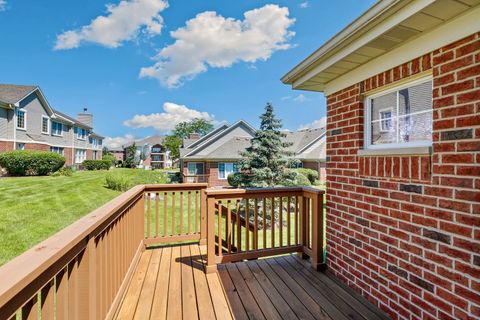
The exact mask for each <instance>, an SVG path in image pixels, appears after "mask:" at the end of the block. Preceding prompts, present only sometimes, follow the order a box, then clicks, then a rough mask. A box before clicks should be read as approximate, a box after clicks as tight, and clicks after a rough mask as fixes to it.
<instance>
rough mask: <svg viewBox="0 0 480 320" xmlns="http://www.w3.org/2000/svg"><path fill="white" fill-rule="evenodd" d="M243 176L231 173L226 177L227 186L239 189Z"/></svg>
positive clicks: (238, 173)
mask: <svg viewBox="0 0 480 320" xmlns="http://www.w3.org/2000/svg"><path fill="white" fill-rule="evenodd" d="M242 179H243V175H242V174H241V173H240V172H235V173H231V174H229V175H228V177H227V181H228V184H229V185H231V186H232V187H234V188H238V187H240V185H241V184H242Z"/></svg>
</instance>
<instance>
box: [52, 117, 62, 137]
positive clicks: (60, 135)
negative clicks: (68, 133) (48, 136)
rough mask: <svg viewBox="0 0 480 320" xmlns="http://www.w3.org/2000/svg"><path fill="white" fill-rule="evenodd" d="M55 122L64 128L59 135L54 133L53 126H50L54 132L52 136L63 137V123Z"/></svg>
mask: <svg viewBox="0 0 480 320" xmlns="http://www.w3.org/2000/svg"><path fill="white" fill-rule="evenodd" d="M54 122H55V123H58V124H59V125H61V126H62V130H60V132H61V133H60V134H58V133H53V125H51V126H50V127H51V129H50V130H51V131H52V136H56V137H63V123H61V122H58V121H54Z"/></svg>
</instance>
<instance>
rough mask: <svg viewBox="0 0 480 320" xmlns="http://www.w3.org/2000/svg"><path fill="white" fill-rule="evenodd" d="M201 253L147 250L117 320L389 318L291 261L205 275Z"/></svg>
mask: <svg viewBox="0 0 480 320" xmlns="http://www.w3.org/2000/svg"><path fill="white" fill-rule="evenodd" d="M204 254H205V247H204V246H199V245H197V244H190V245H181V246H173V247H164V248H156V249H149V250H146V251H145V252H144V253H143V254H142V256H141V258H140V262H139V264H138V266H137V269H136V271H135V273H134V275H133V277H132V280H131V283H130V285H129V287H128V289H127V290H126V294H125V296H124V298H123V300H122V302H121V304H120V306H119V308H118V311H117V314H116V318H117V319H199V318H200V319H215V318H216V319H232V318H236V319H334V320H336V319H345V320H347V319H362V320H366V319H368V320H370V319H373V320H375V319H388V318H387V317H386V316H385V315H384V314H383V313H381V312H380V311H379V310H378V309H376V308H375V307H374V306H373V305H371V304H370V303H369V302H368V301H367V300H365V299H364V298H362V297H359V296H357V295H356V294H354V293H353V292H352V291H351V290H350V289H348V288H346V287H345V286H344V285H342V284H341V283H339V282H338V280H336V279H335V278H334V277H333V276H331V275H329V274H328V273H321V272H316V271H314V270H313V269H311V267H310V264H308V262H307V261H304V260H300V259H299V258H297V256H296V255H286V256H279V257H274V258H268V259H259V260H252V261H248V262H237V263H229V264H223V265H219V266H218V272H217V273H211V274H205V273H204V272H203V267H204V265H203V263H204V257H205V256H204Z"/></svg>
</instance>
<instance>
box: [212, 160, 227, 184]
mask: <svg viewBox="0 0 480 320" xmlns="http://www.w3.org/2000/svg"><path fill="white" fill-rule="evenodd" d="M206 168H207V174H209V175H210V176H209V177H208V185H209V186H210V187H228V186H229V184H228V180H227V179H219V178H218V162H207V163H206Z"/></svg>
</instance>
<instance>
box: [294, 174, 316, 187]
mask: <svg viewBox="0 0 480 320" xmlns="http://www.w3.org/2000/svg"><path fill="white" fill-rule="evenodd" d="M295 178H296V179H295V181H296V183H295V184H296V185H297V186H310V185H311V184H312V183H311V182H310V179H308V177H306V176H305V175H304V174H302V173H300V172H297V176H296V177H295Z"/></svg>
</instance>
